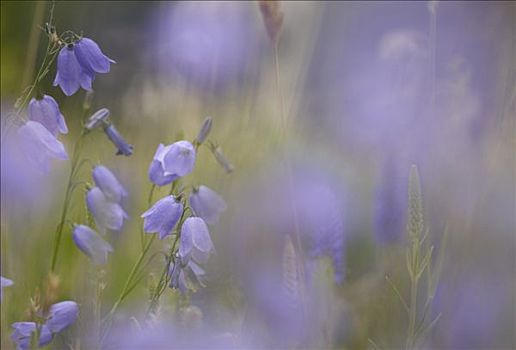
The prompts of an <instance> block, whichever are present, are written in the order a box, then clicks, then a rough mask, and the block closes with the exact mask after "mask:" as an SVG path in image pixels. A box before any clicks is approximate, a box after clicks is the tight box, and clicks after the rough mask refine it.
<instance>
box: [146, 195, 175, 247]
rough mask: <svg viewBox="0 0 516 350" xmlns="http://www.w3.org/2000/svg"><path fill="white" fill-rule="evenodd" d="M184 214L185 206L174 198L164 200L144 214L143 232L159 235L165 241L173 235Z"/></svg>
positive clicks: (169, 197) (168, 197)
mask: <svg viewBox="0 0 516 350" xmlns="http://www.w3.org/2000/svg"><path fill="white" fill-rule="evenodd" d="M182 213H183V204H181V202H179V201H178V200H177V199H176V198H174V196H167V197H165V198H162V199H160V200H159V201H157V202H156V203H155V204H154V205H153V206H152V207H151V208H150V209H149V210H147V211H146V212H145V213H143V214H142V216H141V217H142V218H143V219H144V221H143V230H144V231H145V232H147V233H158V234H159V239H163V238H165V237H166V236H168V235H170V234H171V233H172V230H173V229H174V226H175V225H176V224H177V222H178V221H179V218H180V217H181V214H182Z"/></svg>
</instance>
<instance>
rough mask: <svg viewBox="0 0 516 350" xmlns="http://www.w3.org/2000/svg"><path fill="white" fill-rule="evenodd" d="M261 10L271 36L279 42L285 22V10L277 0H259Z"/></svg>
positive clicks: (275, 41)
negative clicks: (283, 10)
mask: <svg viewBox="0 0 516 350" xmlns="http://www.w3.org/2000/svg"><path fill="white" fill-rule="evenodd" d="M258 4H259V6H260V11H261V12H262V18H263V23H264V24H265V29H266V30H267V34H268V35H269V38H270V39H271V40H272V41H273V42H274V43H277V41H278V36H279V33H280V31H281V25H282V24H283V12H282V11H281V4H280V2H279V1H277V0H259V1H258Z"/></svg>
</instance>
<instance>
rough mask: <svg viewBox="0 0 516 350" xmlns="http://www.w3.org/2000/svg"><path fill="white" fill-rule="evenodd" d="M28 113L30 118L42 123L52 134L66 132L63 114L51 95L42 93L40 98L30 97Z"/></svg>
mask: <svg viewBox="0 0 516 350" xmlns="http://www.w3.org/2000/svg"><path fill="white" fill-rule="evenodd" d="M28 113H29V119H30V120H32V121H35V122H38V123H40V124H42V125H43V126H44V127H45V128H47V130H48V131H50V133H52V135H54V136H57V134H58V133H61V134H66V133H67V132H68V128H67V126H66V122H65V119H64V116H63V115H62V114H61V111H60V110H59V106H58V105H57V102H56V100H54V98H53V97H52V96H48V95H43V97H42V98H32V99H31V100H30V102H29V108H28Z"/></svg>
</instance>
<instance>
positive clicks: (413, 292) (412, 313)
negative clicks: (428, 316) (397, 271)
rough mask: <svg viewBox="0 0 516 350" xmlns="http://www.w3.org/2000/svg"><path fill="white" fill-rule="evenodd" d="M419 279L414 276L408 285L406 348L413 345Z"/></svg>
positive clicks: (410, 347)
mask: <svg viewBox="0 0 516 350" xmlns="http://www.w3.org/2000/svg"><path fill="white" fill-rule="evenodd" d="M418 282H419V279H418V278H417V277H416V278H414V279H413V280H412V281H411V285H410V307H409V324H408V331H407V344H406V349H412V348H413V346H414V340H415V339H414V334H415V326H416V316H417V291H418Z"/></svg>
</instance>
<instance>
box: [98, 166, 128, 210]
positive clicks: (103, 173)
mask: <svg viewBox="0 0 516 350" xmlns="http://www.w3.org/2000/svg"><path fill="white" fill-rule="evenodd" d="M92 175H93V181H95V185H97V187H99V188H100V189H101V191H102V192H103V193H104V195H105V196H106V198H107V199H108V200H109V201H111V202H114V203H118V204H121V201H122V198H123V197H126V196H127V191H126V189H125V188H124V186H122V184H121V183H120V182H119V181H118V179H117V178H116V177H115V175H113V173H112V172H111V171H110V170H109V169H108V168H106V167H105V166H103V165H98V166H96V167H95V168H94V169H93V173H92Z"/></svg>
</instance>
